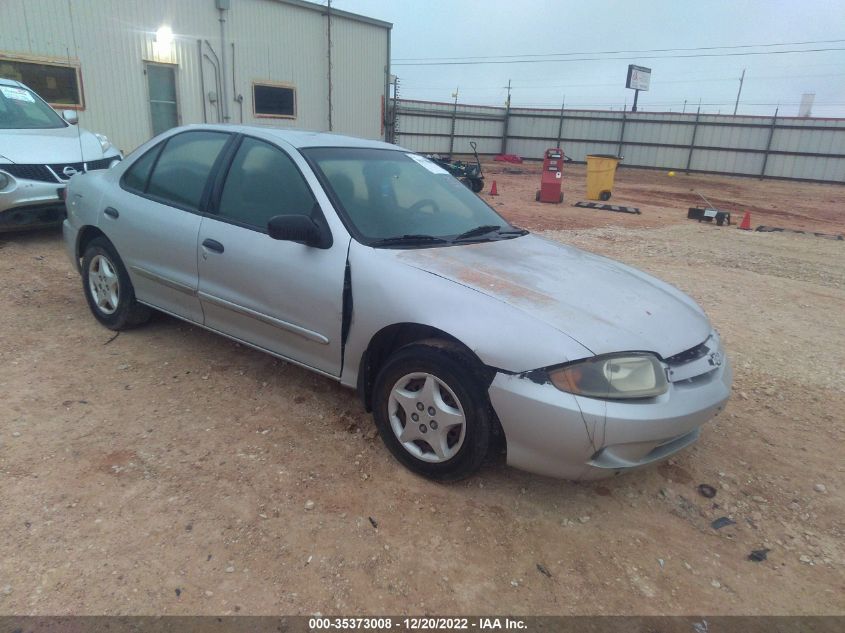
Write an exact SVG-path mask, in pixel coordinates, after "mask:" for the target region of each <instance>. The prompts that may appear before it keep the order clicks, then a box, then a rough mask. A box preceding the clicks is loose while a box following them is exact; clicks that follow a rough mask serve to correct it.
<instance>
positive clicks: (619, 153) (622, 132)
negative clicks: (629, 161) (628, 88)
mask: <svg viewBox="0 0 845 633" xmlns="http://www.w3.org/2000/svg"><path fill="white" fill-rule="evenodd" d="M627 109H628V106H627V105H626V106H625V110H627ZM625 110H622V129H621V130H620V131H619V147H618V148H617V150H616V155H617V156H619V157H620V158H621V157H622V141H623V140H624V139H625V122H626V121H627V120H628V118H627V117H628V115H627V112H625Z"/></svg>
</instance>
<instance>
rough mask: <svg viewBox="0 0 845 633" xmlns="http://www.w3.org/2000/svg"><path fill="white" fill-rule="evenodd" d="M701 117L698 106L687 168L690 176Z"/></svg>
mask: <svg viewBox="0 0 845 633" xmlns="http://www.w3.org/2000/svg"><path fill="white" fill-rule="evenodd" d="M700 116H701V106H698V110H697V111H696V113H695V123H693V125H692V139H691V140H690V142H689V154H687V168H686V173H687V174H689V168H690V165H691V164H692V150H694V149H695V135H696V134H697V133H698V117H700Z"/></svg>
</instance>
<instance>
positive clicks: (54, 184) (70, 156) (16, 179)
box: [0, 79, 122, 232]
mask: <svg viewBox="0 0 845 633" xmlns="http://www.w3.org/2000/svg"><path fill="white" fill-rule="evenodd" d="M62 117H64V118H62ZM76 122H77V116H76V112H74V111H73V110H65V111H64V112H62V116H59V115H58V114H57V113H56V112H55V110H53V108H51V107H50V106H49V105H47V103H46V102H45V101H44V100H43V99H42V98H41V97H39V96H38V95H37V94H36V93H35V92H33V91H32V90H30V89H29V88H27V87H26V86H25V85H23V84H22V83H20V82H18V81H12V80H9V79H0V232H3V231H8V230H14V229H19V228H29V227H35V226H45V225H51V224H58V223H60V222H61V221H62V219H64V217H65V204H64V199H63V194H64V188H65V185H66V184H67V181H68V180H70V178H71V176H73V175H74V174H76V173H79V172H85V171H90V170H92V169H107V168H108V167H110V166H111V165H113V164H114V163H115V162H116V161H119V160H120V159H121V158H122V156H121V153H120V151H118V150H117V149H116V148H114V147H112V146H111V143H109V140H108V139H107V138H106V137H105V136H103V135H102V134H92V133H91V132H89V131H87V130H83V129H82V128H80V127H78V126H77V125H76Z"/></svg>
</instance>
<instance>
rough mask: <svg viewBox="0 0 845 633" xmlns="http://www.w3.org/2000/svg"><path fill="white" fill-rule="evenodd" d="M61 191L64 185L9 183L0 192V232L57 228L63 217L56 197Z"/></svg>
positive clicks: (62, 211) (30, 181)
mask: <svg viewBox="0 0 845 633" xmlns="http://www.w3.org/2000/svg"><path fill="white" fill-rule="evenodd" d="M0 168H2V166H0ZM64 188H65V185H64V183H57V182H41V181H38V180H25V179H19V178H12V179H10V182H9V184H8V185H6V186H5V187H4V188H3V189H0V231H13V230H18V229H23V228H35V227H38V226H52V225H57V224H59V223H60V222H61V221H62V220H63V219H64V217H65V203H64V200H62V198H61V197H60V195H59V192H60V191H61V190H63V189H64Z"/></svg>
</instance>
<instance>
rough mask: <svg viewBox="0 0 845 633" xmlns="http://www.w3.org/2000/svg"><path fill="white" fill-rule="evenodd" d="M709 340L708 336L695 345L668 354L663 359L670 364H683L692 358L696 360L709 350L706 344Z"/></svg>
mask: <svg viewBox="0 0 845 633" xmlns="http://www.w3.org/2000/svg"><path fill="white" fill-rule="evenodd" d="M709 342H710V339H709V338H708V339H707V340H706V341H704V342H703V343H699V344H698V345H696V346H695V347H691V348H689V349H688V350H684V351H683V352H681V353H680V354H675V355H674V356H670V357H669V358H667V359H665V360H666V362H667V363H669V364H670V365H683V364H684V363H690V362H692V361H694V360H698V359H699V358H704V357H705V356H706V355H707V353H708V352H709V351H710V348H709V347H708V345H707V343H709Z"/></svg>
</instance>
